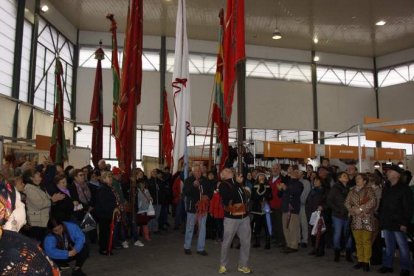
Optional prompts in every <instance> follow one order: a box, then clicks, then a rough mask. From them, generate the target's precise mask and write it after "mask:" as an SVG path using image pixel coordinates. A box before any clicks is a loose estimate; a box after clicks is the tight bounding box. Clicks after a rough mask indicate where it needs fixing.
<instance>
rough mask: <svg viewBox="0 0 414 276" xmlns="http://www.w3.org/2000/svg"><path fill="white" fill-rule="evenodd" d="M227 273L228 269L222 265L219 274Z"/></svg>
mask: <svg viewBox="0 0 414 276" xmlns="http://www.w3.org/2000/svg"><path fill="white" fill-rule="evenodd" d="M226 272H227V269H226V267H225V266H224V265H221V266H220V268H219V271H218V273H219V274H224V273H226Z"/></svg>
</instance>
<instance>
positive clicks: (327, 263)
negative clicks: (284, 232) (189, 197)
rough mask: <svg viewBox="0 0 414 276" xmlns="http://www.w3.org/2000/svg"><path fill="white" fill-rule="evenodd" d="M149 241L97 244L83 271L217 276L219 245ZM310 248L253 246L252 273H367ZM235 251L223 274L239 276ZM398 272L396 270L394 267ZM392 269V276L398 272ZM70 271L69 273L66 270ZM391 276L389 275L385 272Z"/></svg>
mask: <svg viewBox="0 0 414 276" xmlns="http://www.w3.org/2000/svg"><path fill="white" fill-rule="evenodd" d="M152 238H153V240H152V241H151V242H146V243H145V246H144V247H142V248H138V247H135V246H131V247H130V248H128V249H119V250H115V255H113V256H109V257H108V256H101V255H99V254H98V252H97V251H98V250H97V246H96V245H92V248H91V257H90V258H89V259H88V261H87V262H86V264H85V265H84V268H83V270H84V272H85V273H87V274H88V275H90V276H93V275H117V276H121V275H151V276H161V275H166V276H167V275H171V276H174V275H177V276H178V275H179V276H185V275H188V276H190V275H191V276H194V275H197V276H201V275H218V272H217V271H218V267H219V255H220V244H219V243H216V242H214V241H211V240H208V241H207V242H206V251H207V252H208V253H209V255H208V256H206V257H203V256H200V255H197V254H195V253H194V251H195V249H194V246H195V240H194V242H193V254H192V255H191V256H188V255H184V252H183V240H184V235H183V234H182V233H180V232H178V231H170V232H168V233H165V232H164V233H163V234H158V235H153V237H152ZM309 250H310V249H301V250H300V251H299V252H298V253H293V254H289V255H286V254H283V253H280V250H279V249H278V248H272V249H270V250H264V249H263V248H252V249H251V253H250V266H251V268H252V269H253V272H254V275H266V276H268V275H295V276H296V275H306V276H312V275H315V276H321V275H335V276H345V275H352V276H358V275H366V273H364V272H362V271H356V270H354V269H353V268H352V264H349V263H347V262H345V260H343V259H341V262H339V263H335V262H333V256H332V255H333V252H332V250H330V249H328V250H327V255H326V256H325V257H321V258H318V257H314V256H308V252H309ZM237 258H238V250H237V249H231V262H230V265H229V266H228V270H229V272H228V273H227V274H226V275H242V274H241V273H239V272H237ZM378 268H379V267H372V270H373V272H370V273H371V274H372V275H379V274H377V272H376V270H377V269H378ZM397 272H399V270H398V269H397ZM397 272H394V275H398V273H397ZM69 274H70V273H69ZM388 275H390V274H388Z"/></svg>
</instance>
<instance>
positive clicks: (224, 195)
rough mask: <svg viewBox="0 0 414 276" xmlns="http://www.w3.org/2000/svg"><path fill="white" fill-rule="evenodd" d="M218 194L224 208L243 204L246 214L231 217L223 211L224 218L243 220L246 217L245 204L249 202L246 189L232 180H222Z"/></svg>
mask: <svg viewBox="0 0 414 276" xmlns="http://www.w3.org/2000/svg"><path fill="white" fill-rule="evenodd" d="M219 193H220V196H221V200H222V202H223V205H224V206H225V207H228V206H230V205H232V204H233V205H235V204H240V203H241V204H245V205H246V214H245V215H240V216H239V215H236V216H234V215H232V214H231V213H230V212H228V211H224V216H225V217H226V218H232V219H243V218H245V217H246V216H248V210H247V204H248V202H249V196H250V195H249V194H248V192H246V189H245V188H244V187H242V186H241V185H240V184H238V183H237V182H235V181H234V180H233V179H225V180H222V181H221V183H220V186H219Z"/></svg>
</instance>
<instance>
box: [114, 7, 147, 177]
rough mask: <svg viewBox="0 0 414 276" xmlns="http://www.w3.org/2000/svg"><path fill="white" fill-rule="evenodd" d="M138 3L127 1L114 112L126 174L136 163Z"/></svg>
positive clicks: (139, 53) (139, 73)
mask: <svg viewBox="0 0 414 276" xmlns="http://www.w3.org/2000/svg"><path fill="white" fill-rule="evenodd" d="M142 18H143V6H142V0H130V2H129V8H128V21H127V30H126V37H125V45H124V60H123V66H122V82H121V94H120V102H119V105H120V112H118V126H119V141H120V146H121V154H120V158H119V163H120V167H121V168H122V169H123V170H124V171H125V173H126V174H127V175H129V173H130V171H131V162H132V161H133V162H135V160H136V116H137V115H136V114H137V105H138V104H139V103H140V102H141V82H142V39H143V35H142V25H143V24H142Z"/></svg>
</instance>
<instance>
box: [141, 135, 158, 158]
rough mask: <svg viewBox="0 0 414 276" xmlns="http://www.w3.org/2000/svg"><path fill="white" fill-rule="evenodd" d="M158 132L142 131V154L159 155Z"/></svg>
mask: <svg viewBox="0 0 414 276" xmlns="http://www.w3.org/2000/svg"><path fill="white" fill-rule="evenodd" d="M158 140H159V137H158V132H155V131H145V130H144V131H142V155H143V156H144V155H145V156H153V157H158V151H159V144H158Z"/></svg>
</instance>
